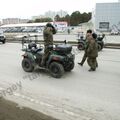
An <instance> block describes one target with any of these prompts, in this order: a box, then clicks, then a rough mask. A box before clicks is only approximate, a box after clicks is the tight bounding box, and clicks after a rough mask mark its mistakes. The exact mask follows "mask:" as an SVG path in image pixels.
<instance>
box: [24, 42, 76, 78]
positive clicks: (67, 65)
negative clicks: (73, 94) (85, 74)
mask: <svg viewBox="0 0 120 120" xmlns="http://www.w3.org/2000/svg"><path fill="white" fill-rule="evenodd" d="M49 49H50V54H49V56H48V59H47V60H46V62H45V66H44V67H43V66H41V60H42V57H43V54H44V49H43V48H42V47H38V46H37V44H36V43H33V42H31V43H29V44H28V45H24V47H23V49H22V50H23V51H24V52H25V53H24V54H23V60H22V68H23V70H24V71H26V72H32V71H34V69H35V68H37V66H38V67H39V68H44V69H47V70H48V71H49V72H50V74H51V75H52V76H53V77H55V78H60V77H61V76H62V75H63V74H64V72H65V71H71V70H72V69H73V68H74V59H75V55H74V54H72V53H71V52H72V46H71V45H68V44H62V45H56V46H55V47H54V48H53V46H49Z"/></svg>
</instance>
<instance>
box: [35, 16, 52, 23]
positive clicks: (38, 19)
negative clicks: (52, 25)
mask: <svg viewBox="0 0 120 120" xmlns="http://www.w3.org/2000/svg"><path fill="white" fill-rule="evenodd" d="M52 21H53V20H52V19H51V18H49V17H48V18H37V19H35V20H34V22H35V23H39V22H52Z"/></svg>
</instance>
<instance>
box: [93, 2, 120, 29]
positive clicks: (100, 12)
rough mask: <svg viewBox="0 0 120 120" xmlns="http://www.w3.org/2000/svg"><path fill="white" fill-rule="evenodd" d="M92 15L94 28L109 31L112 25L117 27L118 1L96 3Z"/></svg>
mask: <svg viewBox="0 0 120 120" xmlns="http://www.w3.org/2000/svg"><path fill="white" fill-rule="evenodd" d="M93 17H94V18H95V19H94V18H93V19H94V22H95V23H94V24H95V29H96V30H99V31H110V30H111V29H112V27H116V28H117V27H119V26H120V2H116V3H97V4H96V9H95V12H94V15H93Z"/></svg>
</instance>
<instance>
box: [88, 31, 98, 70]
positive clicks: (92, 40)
mask: <svg viewBox="0 0 120 120" xmlns="http://www.w3.org/2000/svg"><path fill="white" fill-rule="evenodd" d="M96 38H97V34H95V33H93V34H92V35H91V36H89V37H88V48H87V50H86V54H87V62H88V65H89V66H90V69H89V71H95V70H96V67H97V57H98V45H97V42H96Z"/></svg>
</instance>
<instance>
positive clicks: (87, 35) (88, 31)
mask: <svg viewBox="0 0 120 120" xmlns="http://www.w3.org/2000/svg"><path fill="white" fill-rule="evenodd" d="M90 35H92V30H91V29H89V30H87V34H86V41H85V42H86V43H85V52H84V55H83V58H82V60H81V62H80V63H78V64H79V65H81V66H83V64H84V62H85V61H86V59H87V53H86V52H87V48H88V37H89V36H90Z"/></svg>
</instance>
